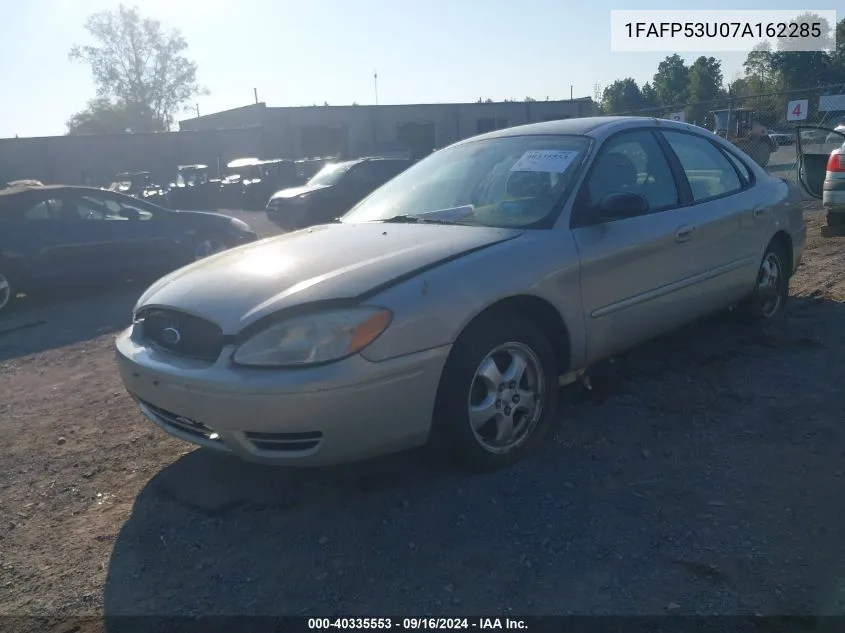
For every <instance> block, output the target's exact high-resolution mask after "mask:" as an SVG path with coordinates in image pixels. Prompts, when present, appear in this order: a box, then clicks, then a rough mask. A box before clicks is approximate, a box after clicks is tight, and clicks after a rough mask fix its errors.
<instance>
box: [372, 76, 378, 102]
mask: <svg viewBox="0 0 845 633" xmlns="http://www.w3.org/2000/svg"><path fill="white" fill-rule="evenodd" d="M373 88H374V89H375V93H376V105H378V71H377V70H374V71H373Z"/></svg>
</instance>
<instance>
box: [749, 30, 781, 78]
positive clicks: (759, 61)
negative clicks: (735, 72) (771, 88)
mask: <svg viewBox="0 0 845 633" xmlns="http://www.w3.org/2000/svg"><path fill="white" fill-rule="evenodd" d="M773 60H774V54H773V53H772V45H771V44H770V43H769V42H768V40H767V41H765V42H760V43H759V44H757V45H755V46H754V48H753V49H751V51H750V52H749V53H748V56H747V57H746V58H745V61H744V62H743V63H742V66H743V68H744V69H745V76H746V77H755V78H756V79H757V80H758V81H759V83H761V84H767V83H774V82H775V81H776V76H775V69H774V67H773V65H772V64H773Z"/></svg>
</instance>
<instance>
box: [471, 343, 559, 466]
mask: <svg viewBox="0 0 845 633" xmlns="http://www.w3.org/2000/svg"><path fill="white" fill-rule="evenodd" d="M544 385H545V376H544V374H543V367H542V363H541V362H540V359H539V358H538V356H537V354H536V353H535V352H534V351H533V350H532V349H531V348H529V347H528V346H526V345H523V344H522V343H516V342H513V343H505V344H503V345H500V346H498V347H496V348H495V349H494V350H493V351H491V352H490V353H489V354H487V356H485V357H484V360H482V361H481V364H480V365H479V366H478V369H477V370H476V371H475V376H474V377H473V380H472V385H471V388H470V393H469V398H468V406H469V421H470V426H471V427H472V432H473V434H474V435H475V438H476V440H477V441H478V443H479V444H480V445H481V446H482V447H483V448H484V449H486V450H487V451H489V452H491V453H496V454H503V453H509V452H511V451H513V450H514V449H516V448H518V447H519V446H520V445H522V444H523V443H524V442H525V441H526V440H527V439H528V438H529V437H530V436H531V433H532V431H533V430H534V427H536V426H537V422H538V421H539V420H540V417H541V415H542V413H543V404H544V399H545V387H544Z"/></svg>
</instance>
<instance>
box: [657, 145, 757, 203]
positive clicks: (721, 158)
mask: <svg viewBox="0 0 845 633" xmlns="http://www.w3.org/2000/svg"><path fill="white" fill-rule="evenodd" d="M663 136H664V137H665V138H666V140H667V141H668V143H669V145H670V146H671V147H672V151H674V152H675V154H676V155H677V156H678V160H679V161H681V167H683V169H684V173H685V174H686V176H687V180H688V181H689V184H690V189H692V197H693V200H695V201H696V202H697V201H699V200H707V199H708V198H715V197H717V196H724V195H726V194H729V193H733V192H736V191H740V190H741V189H742V187H743V184H742V181H741V180H740V179H739V174H737V172H736V169H735V168H734V166H733V165H732V163H731V161H730V159H729V158H727V157H726V156H725V155H724V154H723V153H722V151H721V150H720V149H719V148H717V147H716V146H715V145H713V143H711V142H710V141H708V140H707V139H705V138H702V137H700V136H696V135H693V134H684V133H683V132H663Z"/></svg>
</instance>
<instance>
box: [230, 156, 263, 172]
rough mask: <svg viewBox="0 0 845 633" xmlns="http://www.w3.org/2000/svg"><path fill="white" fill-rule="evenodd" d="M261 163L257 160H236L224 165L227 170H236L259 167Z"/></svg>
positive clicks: (252, 158)
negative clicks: (253, 166)
mask: <svg viewBox="0 0 845 633" xmlns="http://www.w3.org/2000/svg"><path fill="white" fill-rule="evenodd" d="M260 163H261V161H260V160H259V159H257V158H254V157H251V158H236V159H235V160H233V161H229V162H228V163H226V167H227V168H228V169H237V168H238V167H251V166H252V165H259V164H260Z"/></svg>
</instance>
